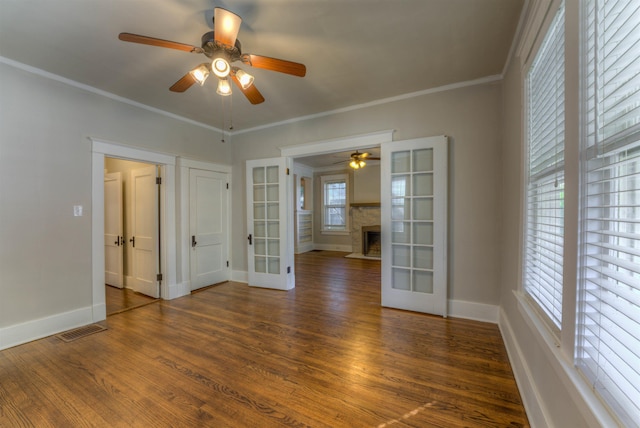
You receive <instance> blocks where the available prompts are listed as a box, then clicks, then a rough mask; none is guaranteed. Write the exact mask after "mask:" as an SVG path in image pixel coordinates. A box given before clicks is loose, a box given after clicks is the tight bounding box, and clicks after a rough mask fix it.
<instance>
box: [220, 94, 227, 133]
mask: <svg viewBox="0 0 640 428" xmlns="http://www.w3.org/2000/svg"><path fill="white" fill-rule="evenodd" d="M220 105H221V107H222V108H221V110H222V126H221V127H220V129H221V130H222V139H221V140H220V141H221V142H222V143H226V141H225V140H224V127H225V124H224V122H225V120H224V97H220Z"/></svg>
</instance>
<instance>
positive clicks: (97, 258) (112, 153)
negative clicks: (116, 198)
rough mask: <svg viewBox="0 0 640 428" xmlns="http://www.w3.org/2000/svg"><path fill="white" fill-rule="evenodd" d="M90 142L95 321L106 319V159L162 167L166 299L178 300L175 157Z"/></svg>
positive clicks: (161, 249)
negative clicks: (175, 298)
mask: <svg viewBox="0 0 640 428" xmlns="http://www.w3.org/2000/svg"><path fill="white" fill-rule="evenodd" d="M89 140H90V141H91V152H92V153H91V157H92V158H91V196H92V197H91V199H92V200H91V265H92V280H91V290H92V296H93V297H92V319H93V321H94V322H96V321H102V320H105V319H106V318H107V305H106V298H105V290H104V269H105V266H104V166H105V162H104V159H105V157H112V158H118V159H126V160H131V161H136V162H146V163H151V164H155V165H158V166H160V175H161V177H162V180H163V183H162V187H161V192H160V253H161V256H160V261H161V266H162V267H163V272H162V276H163V280H162V284H161V286H160V295H161V297H162V298H163V299H172V298H174V297H178V296H179V295H181V294H178V293H179V291H180V290H179V289H178V287H176V273H177V269H176V267H177V264H176V260H177V258H176V256H177V254H176V226H175V225H176V214H175V213H176V182H175V176H176V174H175V165H176V158H175V156H170V155H166V154H162V153H157V152H154V151H150V150H145V149H136V148H133V147H128V146H123V145H120V144H117V143H114V142H111V141H105V140H100V139H96V138H91V137H89Z"/></svg>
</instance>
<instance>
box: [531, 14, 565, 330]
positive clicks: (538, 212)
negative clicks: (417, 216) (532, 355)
mask: <svg viewBox="0 0 640 428" xmlns="http://www.w3.org/2000/svg"><path fill="white" fill-rule="evenodd" d="M551 16H552V17H553V18H552V19H551V20H550V22H549V25H548V27H546V28H544V29H541V32H540V34H541V35H542V37H541V38H542V40H541V41H540V43H539V44H538V46H537V47H536V49H535V50H534V51H532V53H531V56H530V57H531V60H530V62H529V63H528V64H527V66H526V67H524V70H523V84H524V91H525V92H524V130H523V131H524V133H523V135H524V141H525V151H524V160H525V162H524V174H525V175H524V182H523V192H524V198H523V218H522V221H523V230H522V273H521V275H522V276H521V290H522V292H523V293H524V295H525V296H526V298H527V302H528V303H529V304H530V305H531V306H532V308H533V309H534V310H535V313H536V314H537V316H538V317H539V318H540V319H541V320H542V321H543V323H544V325H545V326H546V328H547V329H548V330H549V331H550V332H551V333H552V334H553V335H554V336H555V337H556V339H558V338H559V337H560V334H561V331H562V305H563V284H564V270H563V262H564V251H565V245H564V238H565V236H564V222H565V218H564V185H565V181H564V151H565V147H566V144H565V121H564V115H565V106H564V104H565V98H566V95H565V88H564V78H565V77H566V69H565V56H566V53H565V49H564V39H565V37H566V36H565V33H566V29H565V24H564V19H565V2H564V1H560V2H559V3H558V5H557V8H556V9H555V10H554V11H553V13H552V14H551ZM556 30H560V34H556V33H555V31H556ZM557 38H562V40H563V43H562V51H561V52H562V54H561V56H560V57H561V64H556V63H552V64H551V65H553V66H554V67H556V68H557V67H559V66H561V68H562V69H561V74H562V76H563V79H562V83H561V85H562V87H561V89H560V95H559V94H557V93H553V94H545V95H547V96H548V97H554V96H555V98H554V99H556V101H557V100H558V99H560V100H561V108H560V109H558V106H557V105H554V108H553V111H552V113H553V114H552V115H549V116H550V117H544V120H545V122H544V123H545V124H549V123H551V124H554V125H555V126H556V127H554V128H553V135H552V136H551V137H547V140H544V139H543V138H542V137H541V136H539V135H536V136H535V138H537V139H536V140H535V142H534V141H533V139H534V138H533V137H534V136H533V135H532V134H533V132H532V125H531V122H532V120H533V118H532V116H533V115H534V114H535V113H532V110H534V109H533V108H532V102H533V101H534V97H533V96H532V90H531V86H532V82H531V79H532V72H533V71H534V68H535V66H536V65H537V63H538V61H539V60H540V61H541V62H542V64H541V65H542V66H546V65H547V61H548V59H547V58H546V57H544V56H543V57H541V55H547V54H551V55H556V56H557V55H558V52H557V51H556V47H555V46H554V45H553V42H554V41H555V40H557ZM546 48H550V49H549V50H548V51H545V49H546ZM555 59H557V58H555ZM545 71H546V69H545ZM552 72H555V73H557V72H558V70H556V69H554V70H553V71H552ZM536 77H537V76H536ZM543 77H548V76H547V75H544V76H543ZM547 80H549V81H552V79H547ZM545 89H548V88H547V87H546V86H545ZM553 89H554V90H555V91H556V92H557V91H558V88H557V87H555V88H553ZM538 100H539V99H538V98H535V101H538ZM535 107H538V105H537V104H536V106H535ZM545 112H546V110H545ZM558 116H561V117H562V121H561V123H560V124H559V126H560V127H561V128H558ZM539 118H540V116H537V117H536V119H539ZM547 120H548V122H547ZM558 129H560V131H558ZM559 134H561V138H560V137H559ZM559 138H560V141H558V139H559ZM548 140H550V141H552V142H553V144H552V145H551V146H549V144H550V143H549V141H548ZM534 143H535V145H533V144H534ZM559 145H562V148H561V149H559V148H558V146H559ZM534 148H535V149H537V150H539V151H545V152H546V153H547V155H546V156H545V155H544V154H543V155H539V154H538V157H537V158H533V159H532V157H531V152H532V151H534V150H533V149H534ZM549 148H551V149H552V151H551V152H549V150H548V149H549ZM550 161H552V162H551V163H549V162H550ZM532 164H534V165H533V168H532ZM549 185H553V186H554V188H553V189H550V188H549ZM558 187H560V188H559V189H558ZM556 189H557V190H556ZM559 195H561V196H559ZM542 204H545V205H544V207H543V206H541V205H542ZM554 204H557V205H554ZM556 211H561V215H558V214H557V213H556ZM554 213H555V215H554ZM543 218H546V219H550V220H551V221H555V222H557V223H559V224H548V225H547V224H544V223H543V221H542V219H543ZM530 226H533V228H534V229H533V230H530ZM552 229H558V230H559V231H560V232H558V230H552ZM559 233H561V235H558V234H559ZM552 238H560V239H561V242H560V243H558V242H552V241H551V239H552ZM549 246H552V247H558V248H556V250H555V251H551V250H550V248H549ZM542 259H545V261H546V263H541V260H542ZM549 296H550V300H549V298H548V297H549Z"/></svg>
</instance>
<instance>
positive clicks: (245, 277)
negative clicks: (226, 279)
mask: <svg viewBox="0 0 640 428" xmlns="http://www.w3.org/2000/svg"><path fill="white" fill-rule="evenodd" d="M231 281H233V282H242V283H245V284H248V283H249V272H247V271H246V270H234V271H232V272H231Z"/></svg>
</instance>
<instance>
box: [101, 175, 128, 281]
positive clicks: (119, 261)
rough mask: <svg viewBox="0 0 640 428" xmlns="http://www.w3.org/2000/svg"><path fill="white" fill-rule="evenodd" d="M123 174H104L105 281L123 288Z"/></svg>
mask: <svg viewBox="0 0 640 428" xmlns="http://www.w3.org/2000/svg"><path fill="white" fill-rule="evenodd" d="M122 225H123V222H122V174H121V173H120V172H111V173H107V174H105V175H104V281H105V284H108V285H111V286H113V287H118V288H122V287H123V286H124V282H123V262H124V258H123V256H124V252H123V248H124V237H123V228H122Z"/></svg>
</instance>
